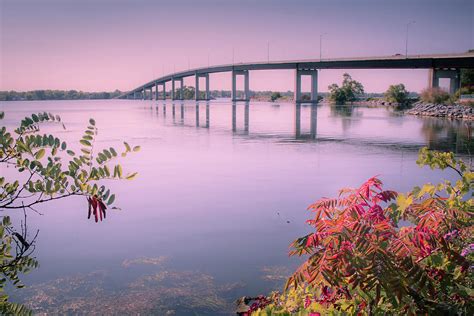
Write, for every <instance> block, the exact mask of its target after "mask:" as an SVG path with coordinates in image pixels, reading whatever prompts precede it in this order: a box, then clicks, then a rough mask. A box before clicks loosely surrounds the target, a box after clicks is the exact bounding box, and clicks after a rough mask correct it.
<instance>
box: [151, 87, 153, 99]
mask: <svg viewBox="0 0 474 316" xmlns="http://www.w3.org/2000/svg"><path fill="white" fill-rule="evenodd" d="M150 100H153V86H151V87H150Z"/></svg>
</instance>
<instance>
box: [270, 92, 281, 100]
mask: <svg viewBox="0 0 474 316" xmlns="http://www.w3.org/2000/svg"><path fill="white" fill-rule="evenodd" d="M279 98H281V94H280V92H273V93H272V94H271V96H270V99H271V100H272V102H275V101H276V100H277V99H279Z"/></svg>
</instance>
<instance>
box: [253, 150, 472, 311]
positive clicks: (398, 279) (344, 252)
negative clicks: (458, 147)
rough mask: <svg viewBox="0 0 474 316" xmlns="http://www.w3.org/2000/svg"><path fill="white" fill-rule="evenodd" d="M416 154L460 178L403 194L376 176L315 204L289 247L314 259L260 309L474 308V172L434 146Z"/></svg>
mask: <svg viewBox="0 0 474 316" xmlns="http://www.w3.org/2000/svg"><path fill="white" fill-rule="evenodd" d="M417 163H418V164H420V165H427V166H429V167H431V168H432V169H434V168H437V169H447V168H448V169H451V170H453V171H454V172H456V173H457V174H458V175H459V180H458V181H456V183H455V184H453V183H451V182H450V181H444V182H442V183H439V184H435V185H433V184H430V183H428V184H425V185H424V186H422V187H415V188H414V189H413V190H412V191H411V192H409V193H408V194H399V193H397V192H394V191H390V190H384V189H383V188H382V182H381V181H380V180H379V179H378V178H375V177H374V178H370V179H369V180H368V181H366V182H365V183H364V184H363V185H362V186H361V187H359V188H357V189H342V190H341V191H340V192H339V195H338V197H337V198H323V199H320V200H319V201H317V202H316V203H314V204H312V205H310V206H309V210H310V211H311V212H312V213H313V214H314V216H313V218H312V219H310V220H308V221H307V223H308V224H309V225H310V226H312V227H313V228H314V232H312V233H310V234H308V235H306V236H303V237H301V238H298V239H296V240H295V241H294V242H293V244H292V248H293V249H292V251H291V253H290V254H291V255H298V256H303V255H304V256H307V259H306V261H304V263H303V264H302V265H301V266H300V267H299V268H298V269H297V271H296V272H295V273H294V274H293V275H292V276H291V277H290V278H289V279H288V282H287V286H286V287H287V289H288V290H287V291H286V292H285V293H284V294H283V295H275V294H272V296H270V298H271V300H270V303H269V304H268V305H267V306H266V307H265V308H262V309H260V311H257V313H256V314H257V315H258V313H261V315H266V314H265V313H267V314H268V313H272V312H275V313H280V314H285V313H286V314H288V313H294V312H300V314H301V315H310V313H315V314H318V313H322V314H343V315H347V314H348V315H367V314H368V315H376V314H380V315H386V314H395V315H401V314H403V315H405V314H408V315H417V314H423V315H427V314H430V315H431V314H433V315H446V314H449V315H472V314H473V312H474V302H473V300H472V297H473V294H474V291H473V283H474V274H473V272H474V271H473V263H474V235H473V230H474V226H473V219H474V217H473V208H474V199H473V198H472V196H471V192H472V188H473V180H474V173H473V172H470V171H469V170H468V168H467V166H466V165H465V164H464V163H463V162H462V161H461V160H456V159H455V158H454V155H453V154H452V153H439V152H432V151H429V150H428V149H427V148H423V149H422V150H421V151H420V155H419V159H418V161H417Z"/></svg>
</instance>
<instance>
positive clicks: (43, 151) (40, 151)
mask: <svg viewBox="0 0 474 316" xmlns="http://www.w3.org/2000/svg"><path fill="white" fill-rule="evenodd" d="M45 153H46V151H45V150H44V148H41V149H40V150H38V151H37V152H36V154H35V158H36V159H37V160H40V159H41V158H43V156H44V154H45Z"/></svg>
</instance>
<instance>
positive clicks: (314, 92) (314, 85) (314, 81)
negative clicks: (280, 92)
mask: <svg viewBox="0 0 474 316" xmlns="http://www.w3.org/2000/svg"><path fill="white" fill-rule="evenodd" d="M302 76H311V95H310V100H303V98H302V96H303V95H302V92H301V77H302ZM294 99H295V102H308V103H317V102H318V70H317V69H296V70H295V91H294Z"/></svg>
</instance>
